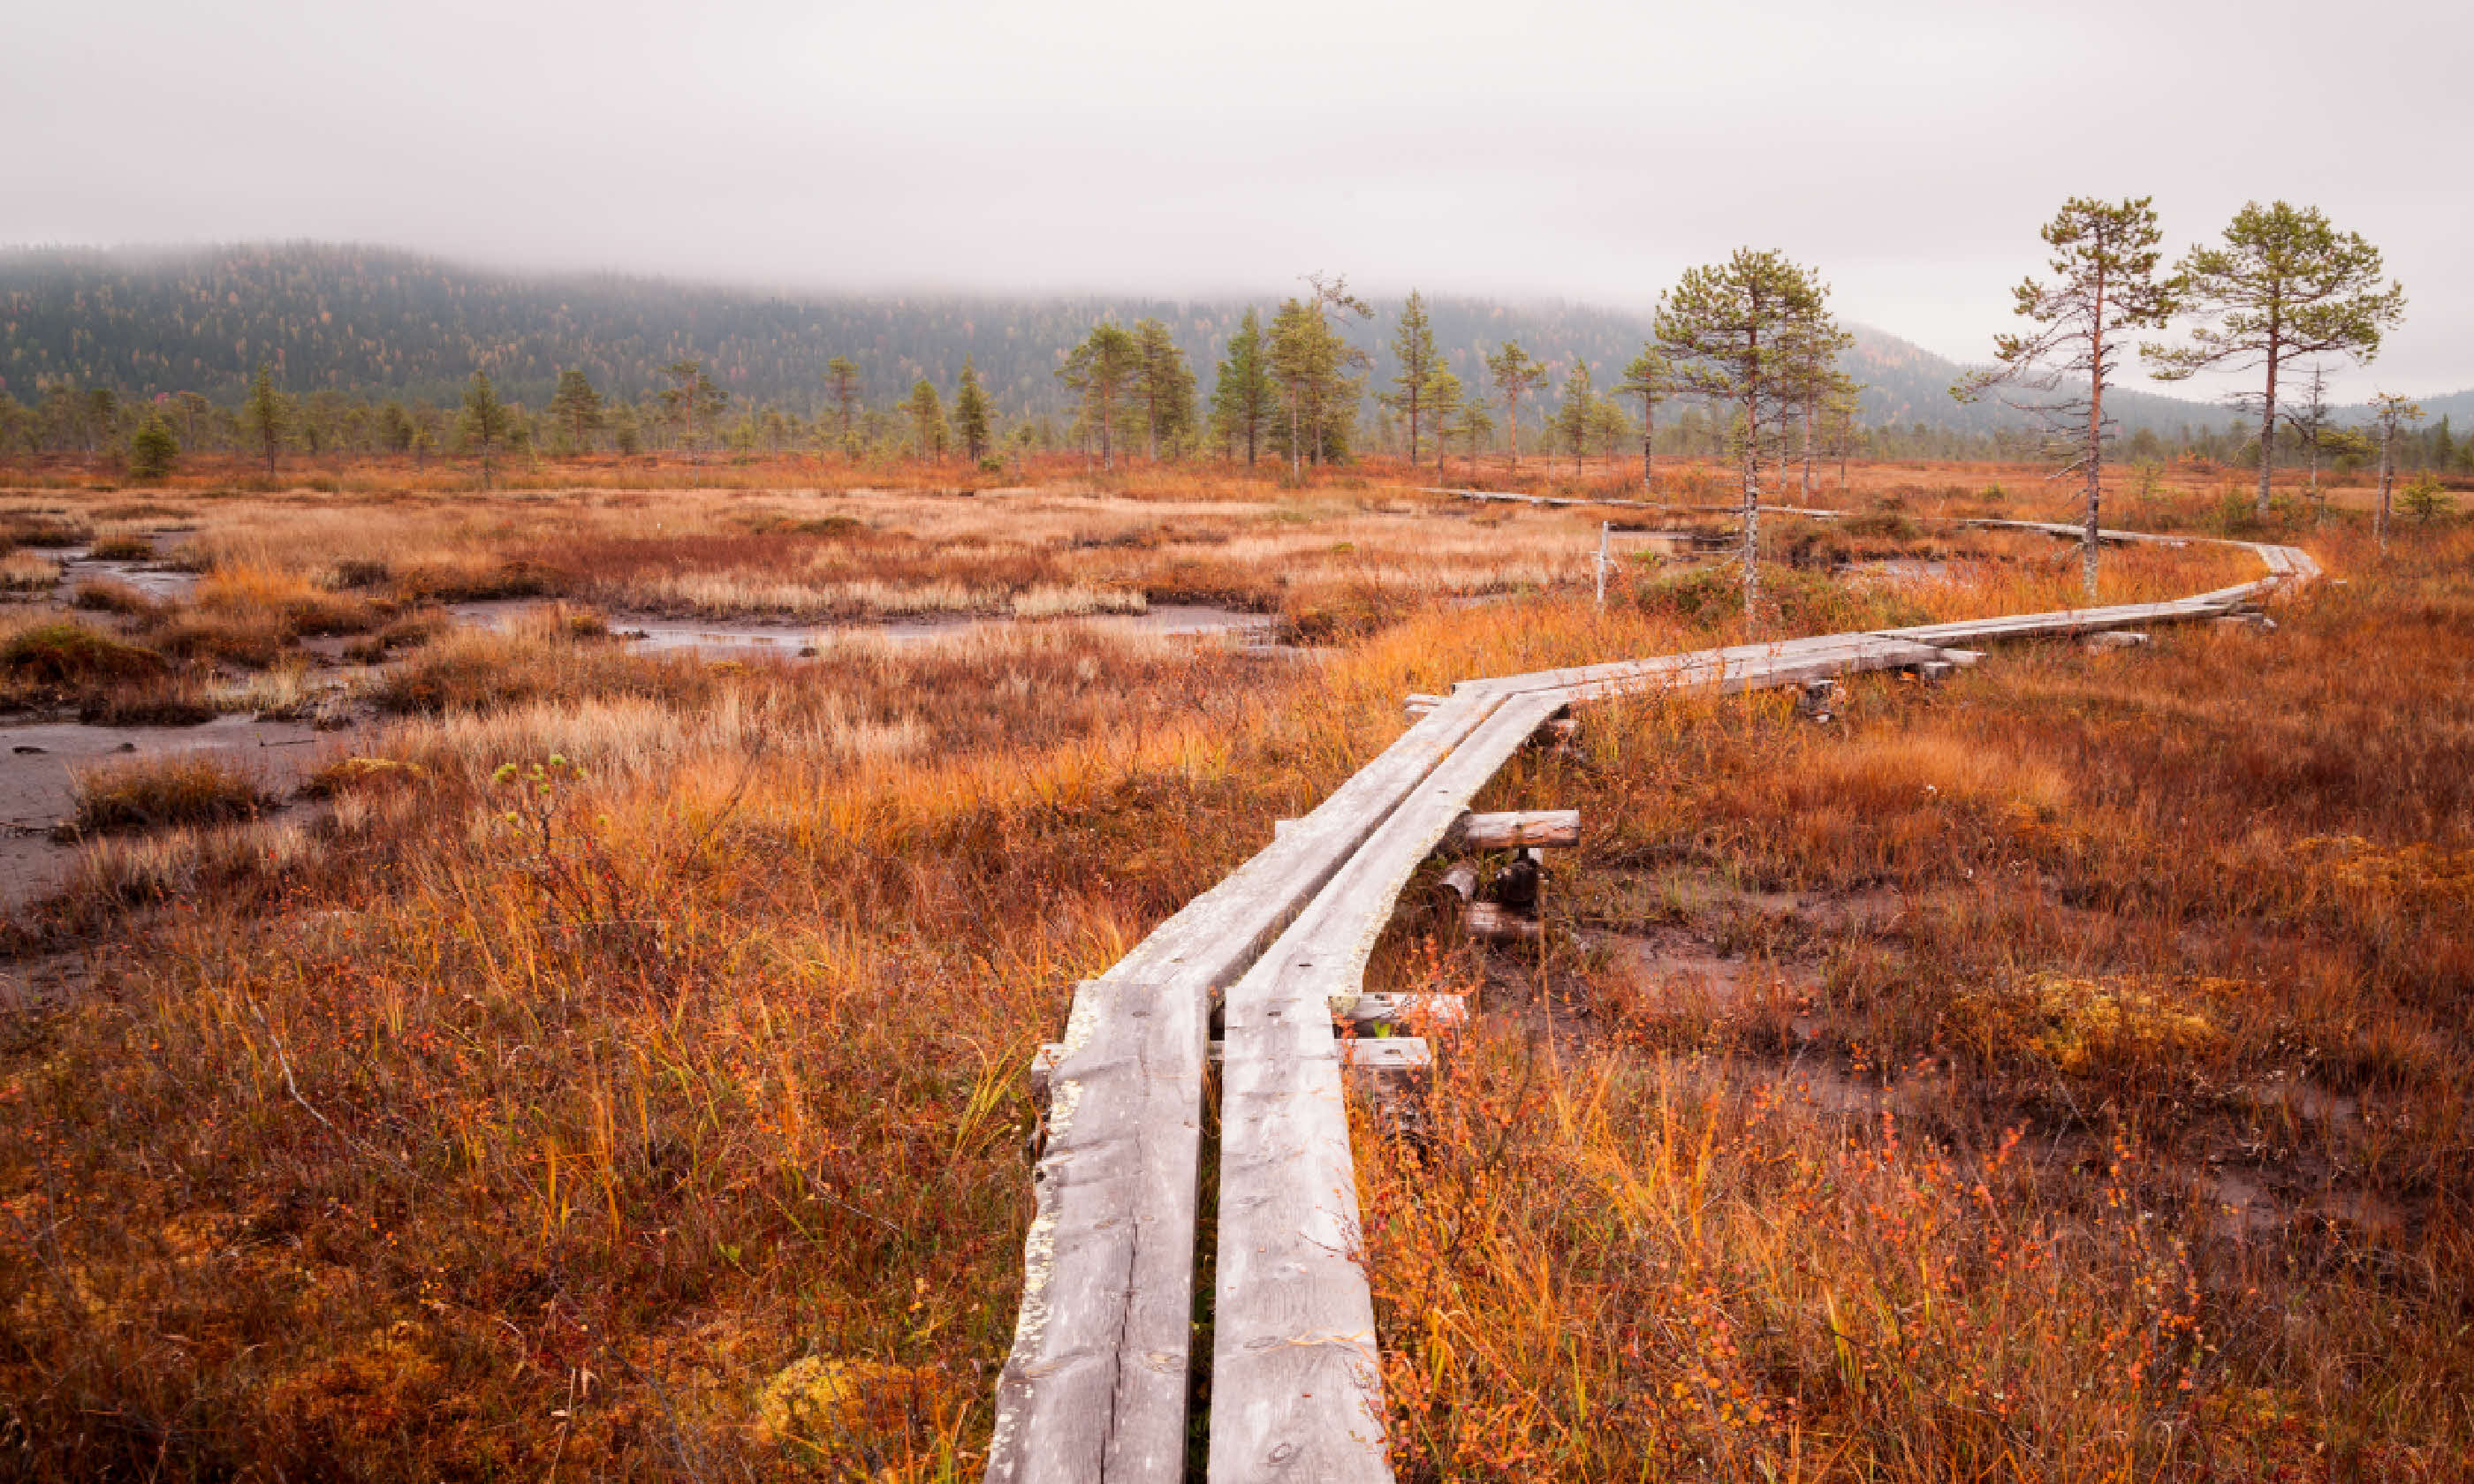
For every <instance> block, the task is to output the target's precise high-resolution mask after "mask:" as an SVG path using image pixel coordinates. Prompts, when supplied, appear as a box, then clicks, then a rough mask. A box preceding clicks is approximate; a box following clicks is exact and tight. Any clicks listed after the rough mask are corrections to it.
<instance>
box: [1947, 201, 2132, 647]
mask: <svg viewBox="0 0 2474 1484" xmlns="http://www.w3.org/2000/svg"><path fill="white" fill-rule="evenodd" d="M2040 235H2041V236H2042V237H2043V238H2044V239H2045V245H2046V246H2047V247H2049V248H2050V249H2052V252H2053V255H2052V257H2051V258H2050V260H2049V262H2050V267H2051V269H2052V272H2053V281H2052V282H2050V283H2039V282H2038V281H2036V280H2035V279H2033V278H2028V279H2025V280H2024V281H2022V282H2021V283H2020V284H2019V286H2018V287H2017V288H2015V289H2012V290H2011V291H2010V297H2011V312H2012V313H2014V314H2017V315H2019V316H2020V317H2021V318H2023V319H2027V320H2033V321H2034V322H2036V323H2037V324H2038V325H2039V326H2040V327H2039V328H2038V329H2035V330H2033V331H2029V332H2027V333H2025V334H2018V335H2000V336H1996V337H1995V338H1994V342H1993V356H1994V359H1995V360H1996V361H1997V362H1999V363H2000V364H1999V365H1998V366H1997V367H1995V368H1994V369H1993V370H1990V371H1979V372H1977V373H1975V374H1973V375H1970V376H1968V377H1967V378H1965V379H1964V380H1962V381H1960V382H1959V383H1958V385H1956V386H1954V387H1953V388H1951V395H1953V396H1955V397H1957V398H1958V399H1959V400H1961V401H1973V400H1974V399H1976V398H1977V397H1978V396H1980V395H1983V394H1984V393H1986V392H1988V391H1990V390H1993V389H1995V388H1997V387H2003V386H2015V387H2020V388H2023V389H2025V390H2028V391H2032V392H2035V393H2038V394H2044V395H2039V396H2038V397H2036V398H2035V399H2033V400H2029V401H2025V402H2020V401H2011V400H2010V399H2009V398H2007V397H2004V398H2003V400H2004V401H2005V402H2007V403H2008V405H2010V406H2013V407H2019V408H2021V409H2023V410H2025V411H2026V412H2029V413H2031V414H2033V415H2034V416H2036V417H2037V418H2038V419H2040V420H2042V421H2043V422H2044V424H2045V425H2046V426H2047V427H2048V428H2049V429H2051V430H2053V431H2054V432H2055V433H2057V434H2063V435H2066V436H2068V437H2069V438H2070V439H2071V440H2072V443H2073V444H2074V451H2073V457H2072V458H2071V459H2070V461H2069V462H2068V463H2066V464H2064V465H2063V466H2062V471H2063V472H2064V473H2069V472H2072V471H2074V470H2075V471H2076V472H2077V473H2078V474H2079V475H2080V476H2081V478H2082V480H2083V481H2084V488H2085V490H2086V493H2085V495H2084V496H2083V505H2084V508H2083V509H2082V511H2081V512H2080V514H2081V516H2082V518H2083V519H2084V520H2085V522H2086V525H2085V531H2084V535H2083V537H2082V539H2081V540H2082V544H2081V548H2080V553H2079V567H2080V576H2081V580H2082V582H2083V583H2084V584H2085V586H2086V588H2087V595H2088V597H2089V598H2090V599H2093V598H2095V597H2096V593H2097V558H2098V533H2099V528H2100V527H2101V525H2102V523H2103V522H2102V515H2101V506H2102V504H2103V499H2104V484H2103V477H2104V445H2105V441H2106V440H2107V438H2109V437H2110V436H2111V435H2110V434H2109V432H2108V431H2107V428H2106V425H2105V418H2104V394H2105V390H2106V388H2108V387H2110V386H2112V385H2113V377H2114V372H2115V371H2116V370H2117V369H2118V368H2119V366H2120V365H2121V362H2122V355H2123V354H2124V353H2125V352H2126V351H2127V350H2128V348H2129V347H2128V344H2127V342H2125V341H2123V340H2122V338H2121V337H2122V333H2123V332H2124V331H2126V330H2131V329H2138V328H2143V327H2146V328H2153V327H2155V326H2158V325H2162V324H2164V323H2166V321H2167V320H2168V319H2170V318H2171V315H2172V313H2173V310H2174V306H2175V302H2176V300H2175V296H2174V289H2173V285H2172V284H2171V283H2167V282H2161V281H2159V280H2158V278H2157V276H2156V265H2157V262H2158V260H2159V257H2160V254H2159V252H2158V251H2157V243H2158V242H2159V241H2160V240H2161V239H2162V233H2161V232H2160V231H2159V230H2158V228H2157V225H2156V211H2155V208H2154V207H2153V206H2152V205H2151V204H2149V198H2147V197H2146V196H2133V197H2126V198H2124V199H2123V200H2122V201H2119V202H2103V201H2098V200H2095V199H2093V198H2091V197H2085V196H2074V197H2072V198H2071V199H2070V200H2068V201H2066V202H2064V203H2062V209H2061V210H2060V211H2059V212H2057V213H2055V215H2054V217H2053V219H2052V220H2051V221H2050V222H2048V223H2046V224H2045V226H2044V228H2043V230H2042V232H2041V233H2040Z"/></svg>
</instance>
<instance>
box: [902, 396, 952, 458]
mask: <svg viewBox="0 0 2474 1484" xmlns="http://www.w3.org/2000/svg"><path fill="white" fill-rule="evenodd" d="M904 410H905V411H906V412H908V413H909V414H910V431H911V436H912V438H913V439H914V440H916V443H917V446H918V449H919V458H920V460H921V462H923V463H925V462H926V461H928V460H930V459H933V458H934V457H936V456H937V455H938V454H940V453H943V452H944V451H945V403H944V399H943V398H941V397H939V396H938V395H936V388H935V386H934V384H933V383H931V382H930V381H929V380H928V378H927V377H925V376H922V377H920V378H919V379H918V380H917V381H915V382H913V383H911V386H910V402H909V403H908V404H907V405H906V407H905V408H904Z"/></svg>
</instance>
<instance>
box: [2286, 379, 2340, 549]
mask: <svg viewBox="0 0 2474 1484" xmlns="http://www.w3.org/2000/svg"><path fill="white" fill-rule="evenodd" d="M2306 374H2308V375H2309V377H2310V378H2311V379H2310V380H2309V381H2308V382H2306V383H2305V386H2306V387H2308V389H2309V390H2307V391H2306V392H2304V394H2303V400H2302V405H2301V406H2299V407H2288V408H2287V409H2286V410H2285V412H2284V414H2283V416H2284V419H2285V425H2286V426H2287V427H2289V428H2292V430H2293V437H2294V440H2295V441H2296V442H2298V443H2301V444H2302V452H2303V457H2304V458H2305V460H2306V461H2308V465H2309V467H2310V470H2311V494H2310V499H2311V510H2312V519H2313V521H2314V523H2324V522H2325V521H2326V520H2327V518H2328V496H2327V495H2326V493H2324V492H2323V491H2321V490H2320V488H2319V458H2320V455H2321V454H2322V453H2324V452H2326V450H2327V447H2328V443H2329V438H2328V435H2329V434H2330V433H2332V432H2334V431H2335V430H2336V419H2335V409H2334V408H2332V407H2330V406H2329V405H2328V369H2327V368H2326V367H2324V366H2321V365H2320V364H2319V363H2318V362H2316V361H2314V362H2313V363H2312V364H2311V365H2310V367H2309V368H2308V369H2307V371H2306Z"/></svg>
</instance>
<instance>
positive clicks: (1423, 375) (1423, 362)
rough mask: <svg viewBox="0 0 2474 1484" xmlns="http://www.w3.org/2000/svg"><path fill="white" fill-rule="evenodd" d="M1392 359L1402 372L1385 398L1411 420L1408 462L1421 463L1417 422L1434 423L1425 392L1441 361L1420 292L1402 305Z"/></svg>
mask: <svg viewBox="0 0 2474 1484" xmlns="http://www.w3.org/2000/svg"><path fill="white" fill-rule="evenodd" d="M1392 359H1393V360H1394V361H1395V362H1396V363H1397V364H1398V366H1399V370H1398V371H1395V372H1394V373H1393V376H1392V385H1393V386H1394V387H1395V389H1396V390H1395V391H1394V392H1393V393H1392V394H1391V395H1387V396H1386V397H1384V399H1383V403H1384V405H1385V406H1387V407H1390V408H1392V409H1393V410H1394V411H1395V412H1397V413H1399V414H1400V416H1402V417H1403V418H1406V419H1408V420H1409V463H1410V464H1411V466H1413V467H1414V466H1415V465H1416V464H1417V462H1418V422H1419V418H1420V416H1426V417H1428V418H1429V419H1430V420H1431V413H1430V411H1429V409H1428V408H1427V406H1426V401H1425V398H1426V390H1427V388H1428V387H1429V386H1430V385H1432V384H1433V381H1434V377H1435V371H1436V370H1437V368H1438V366H1439V365H1440V364H1441V358H1440V357H1439V356H1438V355H1437V354H1436V351H1435V327H1434V325H1433V323H1430V322H1429V321H1428V319H1427V317H1426V300H1425V299H1424V298H1423V297H1422V296H1420V295H1419V293H1418V291H1417V290H1415V289H1411V290H1410V291H1409V301H1408V302H1407V303H1405V304H1403V305H1401V306H1400V324H1399V327H1398V328H1397V329H1395V330H1394V331H1393V332H1392Z"/></svg>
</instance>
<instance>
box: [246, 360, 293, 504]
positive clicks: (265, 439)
mask: <svg viewBox="0 0 2474 1484" xmlns="http://www.w3.org/2000/svg"><path fill="white" fill-rule="evenodd" d="M240 425H241V428H242V429H243V430H244V431H245V432H247V433H248V434H249V440H250V442H251V443H255V444H256V445H257V451H258V454H259V455H260V456H261V457H262V458H264V459H265V460H266V477H267V478H269V479H273V478H274V477H275V456H276V455H277V454H278V453H279V452H281V451H282V449H283V440H284V436H285V435H286V434H288V433H290V432H291V431H292V408H291V405H290V404H289V403H287V402H286V401H285V400H284V399H283V394H282V393H280V392H278V391H276V390H275V372H274V371H273V370H272V369H271V368H269V367H268V366H267V364H266V363H265V362H263V361H260V362H259V363H258V364H257V376H256V378H255V379H254V380H253V381H251V382H250V384H249V397H248V399H247V400H245V401H243V402H242V403H241V407H240Z"/></svg>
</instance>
